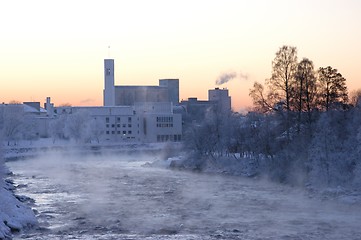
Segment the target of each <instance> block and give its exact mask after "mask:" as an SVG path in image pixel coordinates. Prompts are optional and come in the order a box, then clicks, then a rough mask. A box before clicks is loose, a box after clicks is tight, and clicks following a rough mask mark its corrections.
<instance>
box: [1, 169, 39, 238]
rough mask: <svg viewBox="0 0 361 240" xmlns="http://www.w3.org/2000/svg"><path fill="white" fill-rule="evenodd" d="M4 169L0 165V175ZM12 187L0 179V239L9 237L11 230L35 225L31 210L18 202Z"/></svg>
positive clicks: (17, 230)
mask: <svg viewBox="0 0 361 240" xmlns="http://www.w3.org/2000/svg"><path fill="white" fill-rule="evenodd" d="M5 171H6V170H5V168H4V166H0V172H2V174H0V176H2V175H3V174H4V172H5ZM5 174H6V173H5ZM12 189H13V185H12V184H10V183H8V182H5V181H4V180H3V179H0V239H11V236H12V232H19V231H21V230H23V229H24V228H28V227H33V226H36V225H37V220H36V218H35V214H34V212H33V210H32V209H31V208H30V207H29V206H27V205H25V204H23V203H22V202H20V201H19V200H18V199H17V198H16V197H15V196H14V194H13V192H12Z"/></svg>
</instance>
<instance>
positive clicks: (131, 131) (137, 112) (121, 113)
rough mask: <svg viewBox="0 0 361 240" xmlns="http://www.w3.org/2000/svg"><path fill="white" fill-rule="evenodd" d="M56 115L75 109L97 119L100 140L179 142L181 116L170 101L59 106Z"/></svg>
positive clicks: (69, 113) (68, 112)
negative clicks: (175, 111) (121, 104)
mask: <svg viewBox="0 0 361 240" xmlns="http://www.w3.org/2000/svg"><path fill="white" fill-rule="evenodd" d="M55 111H56V114H57V115H58V117H60V116H61V115H71V114H74V113H77V112H86V113H87V114H89V116H90V118H91V119H89V121H91V120H95V121H97V125H96V126H97V128H98V130H99V131H101V132H102V134H101V135H102V137H101V138H102V139H103V140H110V141H118V142H119V141H127V142H129V141H130V142H167V141H172V142H179V141H181V140H182V116H181V115H180V114H174V113H173V111H172V105H171V103H150V102H148V103H138V104H135V105H134V106H113V107H111V106H106V107H59V108H55Z"/></svg>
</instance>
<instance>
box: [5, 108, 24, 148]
mask: <svg viewBox="0 0 361 240" xmlns="http://www.w3.org/2000/svg"><path fill="white" fill-rule="evenodd" d="M1 118H2V120H1V121H2V126H1V127H2V135H3V138H4V140H5V141H7V144H8V145H10V143H11V141H14V142H16V141H17V140H19V139H20V138H21V137H22V130H23V125H24V108H23V106H22V105H21V104H9V105H5V106H3V109H2V117H1Z"/></svg>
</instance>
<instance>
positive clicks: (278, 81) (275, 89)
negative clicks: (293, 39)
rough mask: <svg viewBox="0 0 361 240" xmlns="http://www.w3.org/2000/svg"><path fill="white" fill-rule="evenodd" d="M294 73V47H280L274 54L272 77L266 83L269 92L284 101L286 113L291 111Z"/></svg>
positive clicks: (295, 65) (295, 50)
mask: <svg viewBox="0 0 361 240" xmlns="http://www.w3.org/2000/svg"><path fill="white" fill-rule="evenodd" d="M296 71H297V49H296V47H290V46H282V47H281V48H280V49H279V50H278V52H277V53H276V57H275V59H274V60H273V62H272V77H271V78H270V79H269V80H268V82H267V83H268V86H269V89H270V91H271V92H272V93H274V94H276V96H277V98H278V100H279V101H283V100H284V101H285V105H286V109H287V111H290V110H291V109H292V107H291V99H292V97H293V95H292V87H293V85H294V83H295V73H296Z"/></svg>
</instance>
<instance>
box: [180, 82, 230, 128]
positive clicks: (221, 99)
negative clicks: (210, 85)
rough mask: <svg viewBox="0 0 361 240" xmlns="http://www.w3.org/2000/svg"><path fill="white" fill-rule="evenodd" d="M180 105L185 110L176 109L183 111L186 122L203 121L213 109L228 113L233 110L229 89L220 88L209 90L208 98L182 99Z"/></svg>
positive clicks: (224, 113)
mask: <svg viewBox="0 0 361 240" xmlns="http://www.w3.org/2000/svg"><path fill="white" fill-rule="evenodd" d="M180 106H181V107H183V109H184V110H182V109H180V108H178V109H177V110H176V111H177V112H181V113H182V116H183V121H184V122H185V123H186V124H187V123H191V122H201V121H203V120H204V118H206V117H207V113H208V112H211V111H212V112H218V113H220V114H223V115H226V114H229V113H231V110H232V109H231V97H230V96H228V90H227V89H219V88H215V89H211V90H208V100H198V99H197V98H188V100H182V101H181V102H180Z"/></svg>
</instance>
